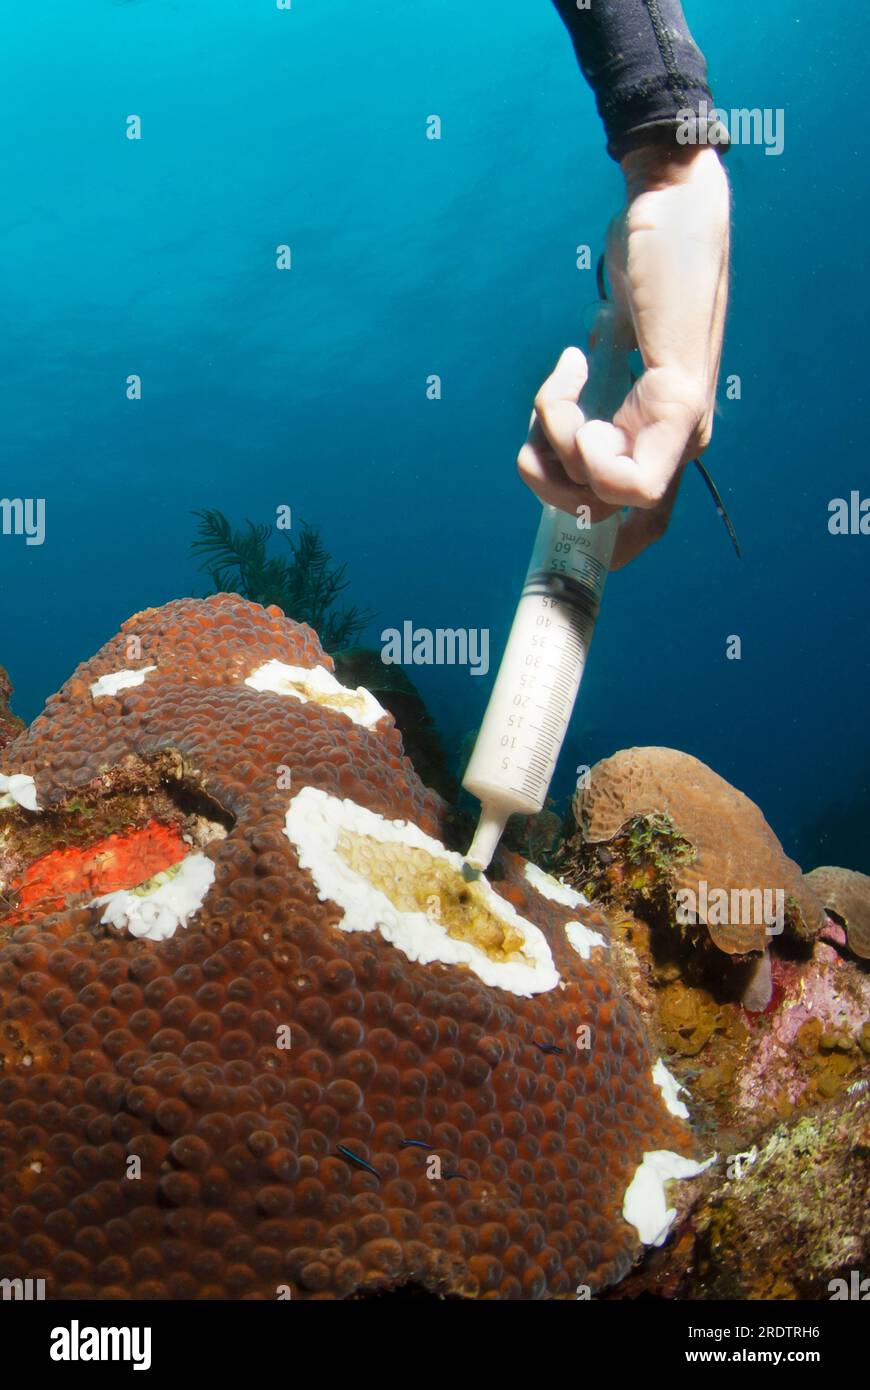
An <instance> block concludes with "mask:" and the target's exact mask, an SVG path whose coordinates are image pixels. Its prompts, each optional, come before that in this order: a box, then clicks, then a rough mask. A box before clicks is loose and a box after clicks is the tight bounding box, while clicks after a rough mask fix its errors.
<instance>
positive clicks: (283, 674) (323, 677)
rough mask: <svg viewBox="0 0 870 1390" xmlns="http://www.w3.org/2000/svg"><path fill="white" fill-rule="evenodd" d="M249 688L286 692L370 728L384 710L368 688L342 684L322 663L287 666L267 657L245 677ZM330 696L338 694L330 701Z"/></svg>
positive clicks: (304, 701) (275, 693)
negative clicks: (349, 702)
mask: <svg viewBox="0 0 870 1390" xmlns="http://www.w3.org/2000/svg"><path fill="white" fill-rule="evenodd" d="M245 685H249V686H250V687H251V689H252V690H262V691H270V692H271V693H272V694H274V695H290V696H292V697H293V699H295V700H301V701H302V703H303V704H307V703H308V702H309V701H314V703H315V704H319V705H323V706H324V708H326V709H332V710H335V711H336V713H338V714H346V715H347V717H348V719H352V720H353V722H354V724H362V725H364V727H365V728H367V729H370V728H371V727H372V725H373V724H377V722H378V720H379V719H382V718H383V717H384V715H385V714H386V710H385V709H384V707H383V705H379V704H378V702H377V700H376V699H375V697H374V695H372V693H371V691H370V690H366V689H365V687H364V686H362V685H358V686H357V688H356V690H351V689H350V688H349V687H348V686H346V685H342V684H341V681H339V680H336V678H335V676H334V675H333V674H332V672H331V671H327V669H326V667H325V666H288V665H287V664H286V662H283V661H267V662H265V664H264V665H262V666H258V667H257V669H256V671H254V672H253V673H252V674H251V675H250V676H248V678H247V680H246V681H245ZM348 696H352V697H355V699H356V707H354V705H352V704H343V703H341V701H342V700H346V699H347V697H348ZM330 697H338V698H337V699H336V701H335V703H334V704H331V703H330Z"/></svg>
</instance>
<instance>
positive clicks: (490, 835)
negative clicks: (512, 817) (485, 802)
mask: <svg viewBox="0 0 870 1390" xmlns="http://www.w3.org/2000/svg"><path fill="white" fill-rule="evenodd" d="M506 825H507V814H504V815H501V814H499V813H498V812H497V811H491V810H489V808H488V807H487V806H484V807H483V808H482V810H481V812H480V820H479V821H478V822H477V829H476V830H475V832H474V839H473V840H472V842H471V846H470V848H469V851H468V853H467V854H466V856H465V862H466V864H467V865H469V866H470V867H471V868H472V869H478V870H480V872H481V873H482V872H483V870H484V869H488V868H489V866H490V862H491V860H492V856H493V855H494V854H495V852H496V850H497V849H498V842H499V840H500V839H501V837H502V832H503V830H504V828H505V826H506Z"/></svg>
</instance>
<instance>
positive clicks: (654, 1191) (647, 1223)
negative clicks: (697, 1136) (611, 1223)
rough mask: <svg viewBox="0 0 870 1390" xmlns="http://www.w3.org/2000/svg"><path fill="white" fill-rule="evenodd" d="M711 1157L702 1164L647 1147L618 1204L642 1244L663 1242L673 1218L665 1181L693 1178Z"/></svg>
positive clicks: (709, 1161)
mask: <svg viewBox="0 0 870 1390" xmlns="http://www.w3.org/2000/svg"><path fill="white" fill-rule="evenodd" d="M715 1160H716V1155H715V1154H713V1156H712V1158H708V1159H707V1161H706V1163H696V1162H695V1160H694V1159H693V1158H684V1157H683V1155H682V1154H676V1153H672V1152H671V1150H670V1149H651V1150H650V1151H649V1152H648V1153H645V1154H644V1156H643V1160H642V1162H641V1163H639V1164H638V1167H637V1170H636V1171H635V1175H634V1177H633V1178H632V1180H631V1182H630V1183H629V1185H628V1187H627V1188H626V1192H625V1198H624V1201H623V1204H622V1214H623V1216H624V1217H625V1219H626V1221H627V1222H628V1223H629V1225H630V1226H633V1227H634V1229H635V1230H636V1231H637V1234H638V1236H639V1238H640V1240H641V1241H642V1242H643V1244H644V1245H664V1243H665V1238H666V1237H667V1234H668V1231H669V1230H670V1229H671V1226H672V1225H673V1222H674V1218H675V1217H676V1214H677V1212H676V1208H675V1207H669V1206H668V1199H667V1193H666V1191H665V1183H666V1182H671V1181H672V1180H673V1179H675V1178H696V1177H698V1175H699V1174H700V1173H704V1172H706V1170H707V1169H708V1168H709V1167H710V1164H711V1163H714V1162H715Z"/></svg>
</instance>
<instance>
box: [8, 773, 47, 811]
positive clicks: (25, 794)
mask: <svg viewBox="0 0 870 1390" xmlns="http://www.w3.org/2000/svg"><path fill="white" fill-rule="evenodd" d="M8 806H23V807H24V809H25V811H39V810H41V809H42V808H41V806H40V805H39V802H38V800H37V795H36V783H35V782H34V780H33V778H32V777H30V776H29V775H28V774H27V773H26V772H10V773H9V775H8V776H7V775H6V774H5V773H2V772H0V810H5V809H6V807H8Z"/></svg>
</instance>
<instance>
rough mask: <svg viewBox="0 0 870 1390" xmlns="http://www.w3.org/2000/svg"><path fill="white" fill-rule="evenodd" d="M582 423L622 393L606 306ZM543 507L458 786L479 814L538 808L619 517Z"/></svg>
mask: <svg viewBox="0 0 870 1390" xmlns="http://www.w3.org/2000/svg"><path fill="white" fill-rule="evenodd" d="M595 338H596V341H595V346H594V348H593V351H592V356H591V361H590V374H589V380H588V382H587V384H586V387H585V388H584V390H583V393H582V395H581V398H580V404H581V406H582V408H583V411H584V414H585V415H586V417H587V418H597V419H606V420H609V419H611V418H612V416H613V413H614V412H615V411H616V410H617V408H618V407H619V405H621V403H622V401H623V400H624V398H625V394H626V392H627V390H628V389H629V385H630V377H629V372H628V352H627V348H626V347H625V346H624V345H620V344H619V343H618V342H617V333H616V322H615V318H614V312H613V308H612V306H611V305H609V304H608V305H606V306H604V307H603V312H602V313H601V314H600V315H599V318H598V321H597V323H596V327H595ZM584 520H585V518H584V516H583V515H582V514H581V515H579V516H577V517H572V516H571V515H569V514H567V513H565V512H560V511H557V510H556V508H555V507H544V511H543V516H542V517H541V521H540V525H539V526H538V533H537V536H536V538H535V544H534V548H533V550H532V559H531V562H530V564H529V569H528V572H527V574H526V580H525V584H524V585H523V592H522V596H521V598H520V601H519V604H518V605H517V611H516V614H515V616H514V621H513V624H512V626H511V630H510V635H509V636H508V641H507V646H506V647H505V652H504V656H503V658H502V662H501V665H500V667H499V671H498V675H497V676H496V680H495V685H494V686H493V690H492V694H491V696H490V699H489V704H488V706H487V709H486V714H485V716H484V720H483V724H482V725H481V728H480V732H479V733H478V737H477V742H476V744H475V747H474V751H473V753H472V755H471V758H470V760H469V763H468V767H467V768H466V771H465V775H464V777H463V779H462V785H463V786H464V787H465V788H466V790H467V791H470V792H471V793H472V794H473V795H474V796H476V797H478V798H479V800H480V801H481V802H482V803H483V805H484V808H485V809H487V810H489V811H490V812H498V813H499V814H501V815H502V816H506V815H508V814H510V813H511V812H517V811H519V812H523V813H525V814H527V815H529V814H533V813H534V812H536V811H539V810H540V809H541V808H542V806H543V804H544V801H545V799H546V795H547V791H548V789H549V786H550V781H551V778H552V776H553V771H554V769H555V766H556V760H557V759H558V756H559V753H560V751H561V748H562V742H563V740H564V737H565V734H566V732H567V729H568V724H569V721H570V718H571V713H572V711H573V708H574V701H575V699H576V696H577V691H578V688H579V686H580V680H581V678H582V675H583V670H584V667H585V664H586V657H587V653H588V651H589V644H590V642H591V640H592V633H593V632H594V630H595V622H596V619H597V617H598V610H599V605H600V601H601V595H602V593H603V590H604V584H605V581H606V579H607V573H608V569H609V565H610V557H611V554H612V551H613V545H614V541H615V539H616V532H617V529H618V525H619V519H618V516H616V515H614V516H612V517H609V518H608V519H607V520H606V521H603V522H598V523H596V524H594V525H585V524H584Z"/></svg>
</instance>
